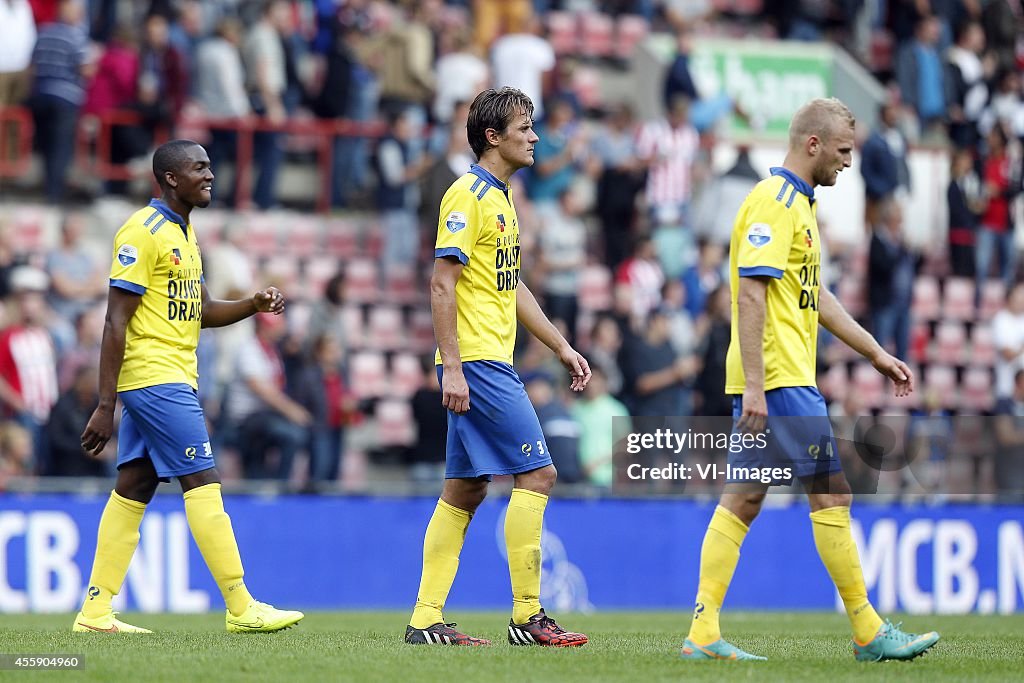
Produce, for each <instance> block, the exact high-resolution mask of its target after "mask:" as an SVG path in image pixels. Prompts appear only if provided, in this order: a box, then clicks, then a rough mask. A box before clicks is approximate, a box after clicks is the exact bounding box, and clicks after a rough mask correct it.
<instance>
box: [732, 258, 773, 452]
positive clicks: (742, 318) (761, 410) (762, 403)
mask: <svg viewBox="0 0 1024 683" xmlns="http://www.w3.org/2000/svg"><path fill="white" fill-rule="evenodd" d="M768 280H769V279H768V278H767V277H741V278H740V287H739V293H738V294H737V308H738V314H739V318H738V323H737V325H738V327H739V337H740V356H741V357H742V359H743V380H744V382H745V384H744V389H743V415H741V416H740V420H739V422H738V423H737V426H738V427H739V428H740V429H745V430H748V431H751V432H759V431H761V430H763V429H764V426H765V418H767V417H768V402H767V400H766V399H765V397H764V348H763V345H764V315H765V307H766V304H765V301H766V297H767V296H768Z"/></svg>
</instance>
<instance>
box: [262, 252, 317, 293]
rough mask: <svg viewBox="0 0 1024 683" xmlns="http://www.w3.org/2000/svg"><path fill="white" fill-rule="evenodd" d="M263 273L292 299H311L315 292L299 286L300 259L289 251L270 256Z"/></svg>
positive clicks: (267, 279)
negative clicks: (304, 289)
mask: <svg viewBox="0 0 1024 683" xmlns="http://www.w3.org/2000/svg"><path fill="white" fill-rule="evenodd" d="M262 270H263V275H264V277H265V278H266V281H267V282H268V283H269V284H271V285H273V286H275V287H277V288H278V289H280V290H281V291H282V292H285V293H286V295H287V296H288V297H289V298H291V299H309V298H311V297H313V296H315V293H313V292H309V291H303V288H301V287H298V286H297V285H298V282H299V261H298V259H297V258H296V257H295V256H294V255H292V254H289V253H284V252H282V253H278V254H274V255H273V256H270V257H268V258H267V259H266V261H265V262H264V264H263V269H262Z"/></svg>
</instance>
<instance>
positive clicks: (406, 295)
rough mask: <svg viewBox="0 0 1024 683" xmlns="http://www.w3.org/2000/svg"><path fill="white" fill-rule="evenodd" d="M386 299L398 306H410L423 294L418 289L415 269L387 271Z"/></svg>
mask: <svg viewBox="0 0 1024 683" xmlns="http://www.w3.org/2000/svg"><path fill="white" fill-rule="evenodd" d="M384 283H385V297H386V298H387V300H388V301H391V302H392V303H396V304H409V303H412V302H414V301H416V300H417V299H418V298H420V296H421V295H422V294H423V292H422V290H419V289H417V287H416V270H415V268H403V267H394V268H391V269H389V270H388V271H387V275H386V276H385V278H384Z"/></svg>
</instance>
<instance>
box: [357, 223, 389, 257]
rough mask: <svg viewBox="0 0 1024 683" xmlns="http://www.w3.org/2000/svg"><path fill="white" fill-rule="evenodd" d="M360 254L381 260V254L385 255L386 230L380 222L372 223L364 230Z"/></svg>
mask: <svg viewBox="0 0 1024 683" xmlns="http://www.w3.org/2000/svg"><path fill="white" fill-rule="evenodd" d="M360 253H362V254H363V255H364V256H368V257H370V258H372V259H375V260H380V256H381V254H382V253H384V228H383V226H381V224H380V222H379V221H372V222H370V223H369V224H368V225H367V226H366V227H365V229H364V230H363V246H362V249H361V250H360Z"/></svg>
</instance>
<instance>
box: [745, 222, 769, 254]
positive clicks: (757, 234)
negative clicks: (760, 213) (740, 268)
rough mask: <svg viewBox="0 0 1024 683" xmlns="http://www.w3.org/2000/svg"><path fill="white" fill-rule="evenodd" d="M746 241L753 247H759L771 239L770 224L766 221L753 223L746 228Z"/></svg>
mask: <svg viewBox="0 0 1024 683" xmlns="http://www.w3.org/2000/svg"><path fill="white" fill-rule="evenodd" d="M747 241H748V242H750V244H752V245H753V246H754V248H755V249H760V248H761V247H763V246H764V245H766V244H768V243H769V242H771V241H772V226H770V225H768V224H767V223H754V224H753V225H751V226H750V227H749V228H747Z"/></svg>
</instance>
